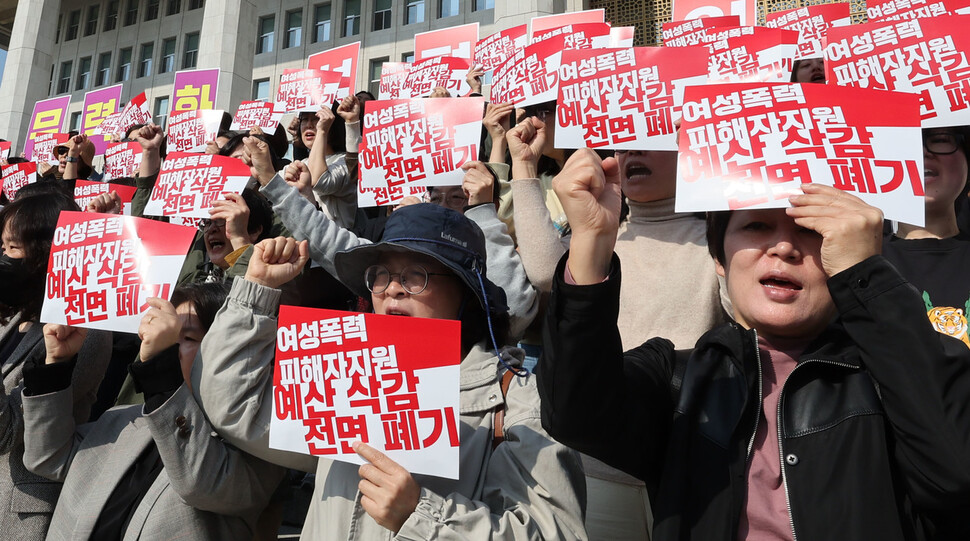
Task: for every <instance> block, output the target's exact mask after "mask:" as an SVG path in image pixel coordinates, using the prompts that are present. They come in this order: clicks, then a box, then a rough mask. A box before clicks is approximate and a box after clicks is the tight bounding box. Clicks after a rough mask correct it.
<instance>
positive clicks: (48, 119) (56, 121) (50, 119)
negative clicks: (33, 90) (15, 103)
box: [24, 96, 71, 161]
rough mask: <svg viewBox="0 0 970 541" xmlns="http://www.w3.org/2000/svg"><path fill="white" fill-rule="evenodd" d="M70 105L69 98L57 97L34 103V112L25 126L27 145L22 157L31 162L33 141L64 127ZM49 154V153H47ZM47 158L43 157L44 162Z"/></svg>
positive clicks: (33, 153)
mask: <svg viewBox="0 0 970 541" xmlns="http://www.w3.org/2000/svg"><path fill="white" fill-rule="evenodd" d="M70 103H71V96H58V97H56V98H49V99H46V100H40V101H38V102H34V112H33V113H32V114H31V115H30V124H27V143H26V145H25V146H24V156H27V157H28V158H30V159H31V160H33V158H32V156H34V155H35V152H34V140H35V139H37V137H38V136H39V135H41V134H44V133H57V132H59V131H61V128H62V127H63V125H64V117H66V116H67V106H68V105H70ZM48 154H50V153H48ZM47 159H48V157H47V156H45V157H44V160H45V161H46V160H47Z"/></svg>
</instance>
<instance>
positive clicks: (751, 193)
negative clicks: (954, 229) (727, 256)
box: [676, 83, 923, 225]
mask: <svg viewBox="0 0 970 541" xmlns="http://www.w3.org/2000/svg"><path fill="white" fill-rule="evenodd" d="M683 115H684V116H683V124H682V125H681V127H680V154H679V162H678V167H677V203H676V210H677V212H695V211H708V210H729V209H731V210H733V209H742V208H780V207H786V206H788V197H789V196H790V195H792V194H797V193H801V190H800V186H801V185H802V184H806V183H809V182H813V183H817V184H825V185H828V186H835V187H836V188H839V189H841V190H845V191H847V192H851V193H853V194H854V195H857V196H859V197H860V198H861V199H862V200H864V201H865V202H866V203H868V204H870V205H873V206H875V207H878V208H880V209H882V211H883V213H884V214H885V216H886V218H888V219H891V220H899V221H903V222H906V223H911V224H916V225H922V224H923V145H922V136H921V132H920V128H919V97H918V96H916V95H914V94H907V93H904V92H885V91H881V90H867V89H858V88H840V87H838V86H835V85H820V84H791V83H781V84H763V83H761V84H759V83H733V84H717V85H707V86H692V87H688V88H687V89H686V91H685V92H684V106H683Z"/></svg>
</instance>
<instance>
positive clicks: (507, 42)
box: [475, 24, 529, 71]
mask: <svg viewBox="0 0 970 541" xmlns="http://www.w3.org/2000/svg"><path fill="white" fill-rule="evenodd" d="M528 44H529V26H528V25H525V24H522V25H519V26H513V27H512V28H507V29H505V30H502V31H501V32H496V33H494V34H492V35H491V36H488V37H487V38H485V39H481V40H479V41H478V43H477V44H475V62H476V63H477V64H479V65H481V66H482V69H483V70H485V71H491V70H493V69H495V68H497V67H498V66H499V65H501V64H502V63H503V62H505V61H506V60H508V59H509V57H511V56H512V55H514V54H515V51H517V50H518V49H522V48H524V47H525V46H526V45H528Z"/></svg>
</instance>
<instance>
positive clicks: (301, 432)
mask: <svg viewBox="0 0 970 541" xmlns="http://www.w3.org/2000/svg"><path fill="white" fill-rule="evenodd" d="M460 335H461V327H460V324H459V322H458V321H451V320H442V319H419V318H409V317H400V316H384V315H377V314H360V313H353V312H340V311H336V310H319V309H313V308H302V307H296V306H281V307H280V315H279V328H278V330H277V332H276V365H275V369H274V371H273V417H272V420H271V421H270V433H269V446H270V447H272V448H274V449H283V450H286V451H293V452H297V453H305V454H310V455H317V456H324V457H327V458H330V459H333V460H338V461H341V462H350V463H352V464H363V459H361V458H360V456H358V455H357V454H356V453H355V452H354V450H353V448H352V447H351V444H352V443H353V442H354V441H361V442H364V443H366V444H368V445H370V446H372V447H374V448H376V449H378V450H380V451H382V452H383V453H385V454H386V455H387V456H388V458H390V459H391V460H393V461H394V462H396V463H398V464H400V465H401V466H402V467H403V468H404V469H406V470H407V471H409V472H411V473H412V474H424V475H435V476H438V477H445V478H448V479H457V478H458V457H459V444H460V441H459V426H460V419H459V365H460V363H461V339H460ZM427 336H434V337H435V339H434V340H427V338H426V337H427Z"/></svg>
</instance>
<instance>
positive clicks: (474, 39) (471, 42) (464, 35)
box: [414, 23, 478, 63]
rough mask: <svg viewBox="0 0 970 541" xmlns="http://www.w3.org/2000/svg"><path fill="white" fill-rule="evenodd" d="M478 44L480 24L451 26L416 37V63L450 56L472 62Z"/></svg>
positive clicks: (416, 35)
mask: <svg viewBox="0 0 970 541" xmlns="http://www.w3.org/2000/svg"><path fill="white" fill-rule="evenodd" d="M476 43H478V23H470V24H463V25H459V26H451V27H448V28H442V29H440V30H431V31H429V32H421V33H418V34H415V35H414V62H415V63H419V62H421V61H422V60H427V59H429V58H434V57H436V56H450V57H453V58H464V59H465V60H471V59H472V58H473V56H474V53H475V44H476Z"/></svg>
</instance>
